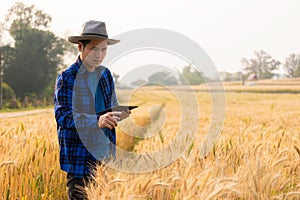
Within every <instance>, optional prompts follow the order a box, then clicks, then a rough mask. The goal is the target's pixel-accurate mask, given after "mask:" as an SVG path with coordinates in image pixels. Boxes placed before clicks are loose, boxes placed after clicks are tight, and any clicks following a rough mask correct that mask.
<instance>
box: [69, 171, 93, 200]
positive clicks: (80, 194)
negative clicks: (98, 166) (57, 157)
mask: <svg viewBox="0 0 300 200" xmlns="http://www.w3.org/2000/svg"><path fill="white" fill-rule="evenodd" d="M93 182H94V180H93V179H92V178H90V177H83V178H77V177H74V176H73V175H72V174H70V173H68V174H67V187H68V199H69V200H81V199H82V200H87V199H88V198H87V194H86V192H85V187H86V186H88V185H89V184H91V183H93Z"/></svg>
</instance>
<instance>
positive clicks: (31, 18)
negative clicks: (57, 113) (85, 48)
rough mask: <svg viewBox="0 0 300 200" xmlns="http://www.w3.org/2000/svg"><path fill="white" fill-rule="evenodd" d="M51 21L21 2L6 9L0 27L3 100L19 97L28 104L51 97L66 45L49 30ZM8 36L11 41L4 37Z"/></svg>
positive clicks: (48, 17)
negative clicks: (32, 100)
mask: <svg viewBox="0 0 300 200" xmlns="http://www.w3.org/2000/svg"><path fill="white" fill-rule="evenodd" d="M51 20H52V19H51V17H50V16H49V15H48V14H46V13H44V12H43V11H42V10H39V9H37V8H35V7H34V6H33V5H32V6H26V5H25V4H24V3H21V2H18V3H15V4H14V5H13V6H12V7H11V8H10V9H9V10H8V13H7V15H6V16H5V22H3V23H1V26H0V35H1V36H2V38H0V39H1V40H0V51H1V53H2V67H3V68H4V69H3V72H4V73H3V81H4V84H3V93H4V96H3V97H4V99H5V100H9V99H11V98H14V99H15V100H16V97H18V99H24V100H26V101H27V102H25V103H28V101H30V100H31V99H35V100H36V99H40V98H42V97H49V98H52V96H53V85H54V80H55V77H56V76H57V73H58V70H59V68H60V67H61V66H62V65H63V55H64V53H65V52H66V51H67V50H68V48H69V45H68V43H67V42H66V41H65V40H64V39H62V38H59V37H58V36H56V35H55V34H54V33H53V32H51V31H50V24H51ZM7 33H8V34H9V36H10V37H11V38H12V40H11V41H10V40H9V39H8V38H7V37H6V38H4V36H5V35H7ZM14 103H16V102H14ZM14 106H15V107H17V105H14Z"/></svg>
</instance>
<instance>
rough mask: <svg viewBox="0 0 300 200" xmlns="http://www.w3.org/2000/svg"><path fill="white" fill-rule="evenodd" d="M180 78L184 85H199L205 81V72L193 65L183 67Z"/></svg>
mask: <svg viewBox="0 0 300 200" xmlns="http://www.w3.org/2000/svg"><path fill="white" fill-rule="evenodd" d="M180 80H181V83H182V84H183V85H188V84H190V85H199V84H201V83H204V82H205V80H204V79H203V74H202V73H201V72H199V71H197V70H196V69H195V68H193V67H192V65H189V66H186V67H184V68H183V70H182V74H181V76H180Z"/></svg>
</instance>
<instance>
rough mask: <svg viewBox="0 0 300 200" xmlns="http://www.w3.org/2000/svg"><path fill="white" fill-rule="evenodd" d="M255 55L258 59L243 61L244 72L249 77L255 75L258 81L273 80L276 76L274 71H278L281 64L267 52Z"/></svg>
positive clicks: (244, 59)
mask: <svg viewBox="0 0 300 200" xmlns="http://www.w3.org/2000/svg"><path fill="white" fill-rule="evenodd" d="M254 54H255V56H256V58H252V59H246V58H243V59H242V60H241V62H242V65H243V66H244V68H243V70H244V71H245V72H246V74H247V75H249V74H252V73H254V74H255V76H256V77H257V78H258V79H269V78H272V77H273V76H274V75H275V73H274V72H273V70H276V69H278V67H279V65H280V64H281V63H280V62H279V61H277V60H275V59H274V58H272V56H271V55H270V54H268V53H267V52H265V51H262V50H261V51H255V52H254Z"/></svg>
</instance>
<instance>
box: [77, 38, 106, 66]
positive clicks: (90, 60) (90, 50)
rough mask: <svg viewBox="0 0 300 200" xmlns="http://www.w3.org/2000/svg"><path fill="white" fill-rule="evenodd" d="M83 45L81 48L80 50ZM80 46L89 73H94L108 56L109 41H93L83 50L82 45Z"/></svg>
mask: <svg viewBox="0 0 300 200" xmlns="http://www.w3.org/2000/svg"><path fill="white" fill-rule="evenodd" d="M80 45H81V48H80ZM80 45H79V51H80V52H81V59H82V61H83V63H84V65H85V66H86V68H87V69H88V70H89V71H94V70H95V68H96V67H98V66H99V65H100V64H101V62H102V61H103V59H104V57H105V56H106V50H107V41H106V40H92V41H91V42H90V43H89V44H87V45H86V47H85V48H84V49H83V46H82V44H80Z"/></svg>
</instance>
